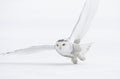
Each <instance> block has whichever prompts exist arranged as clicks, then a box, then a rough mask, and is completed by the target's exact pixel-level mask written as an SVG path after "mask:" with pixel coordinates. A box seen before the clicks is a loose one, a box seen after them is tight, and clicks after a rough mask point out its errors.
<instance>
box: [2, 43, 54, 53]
mask: <svg viewBox="0 0 120 79" xmlns="http://www.w3.org/2000/svg"><path fill="white" fill-rule="evenodd" d="M52 49H54V45H39V46H31V47H28V48H24V49H18V50H14V51H11V52H6V53H0V55H8V54H31V53H35V52H39V51H44V50H52Z"/></svg>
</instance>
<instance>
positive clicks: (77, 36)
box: [69, 0, 98, 43]
mask: <svg viewBox="0 0 120 79" xmlns="http://www.w3.org/2000/svg"><path fill="white" fill-rule="evenodd" d="M97 6H98V0H85V2H84V5H83V8H82V11H81V14H80V16H79V19H78V21H77V23H76V25H75V27H74V29H73V31H72V33H71V35H70V37H69V39H70V40H71V41H72V42H75V43H79V42H80V40H81V39H82V37H83V36H84V35H85V34H86V32H87V31H88V29H89V26H90V23H91V21H92V19H93V17H94V15H95V12H96V10H97Z"/></svg>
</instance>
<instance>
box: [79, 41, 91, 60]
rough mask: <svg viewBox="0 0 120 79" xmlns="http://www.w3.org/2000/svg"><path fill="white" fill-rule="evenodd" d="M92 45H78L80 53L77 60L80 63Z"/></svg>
mask: <svg viewBox="0 0 120 79" xmlns="http://www.w3.org/2000/svg"><path fill="white" fill-rule="evenodd" d="M92 44H93V43H86V44H80V48H81V51H80V52H79V54H78V58H79V59H80V60H81V61H84V60H85V54H86V53H87V52H88V50H89V49H90V47H91V45H92Z"/></svg>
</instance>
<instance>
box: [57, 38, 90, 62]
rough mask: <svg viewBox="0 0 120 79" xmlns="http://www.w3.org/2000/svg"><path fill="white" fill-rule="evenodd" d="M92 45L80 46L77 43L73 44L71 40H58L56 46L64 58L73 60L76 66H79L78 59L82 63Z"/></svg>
mask: <svg viewBox="0 0 120 79" xmlns="http://www.w3.org/2000/svg"><path fill="white" fill-rule="evenodd" d="M90 46H91V44H84V45H82V44H81V45H79V44H76V43H71V42H70V41H69V40H64V39H62V40H58V41H57V42H56V44H55V49H56V51H57V52H58V53H59V54H60V55H62V56H64V57H69V58H71V59H72V62H73V63H74V64H77V58H78V59H80V60H81V61H84V60H85V55H84V54H85V53H86V52H87V51H88V49H89V48H90Z"/></svg>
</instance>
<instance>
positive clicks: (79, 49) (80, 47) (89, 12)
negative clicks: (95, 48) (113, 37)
mask: <svg viewBox="0 0 120 79" xmlns="http://www.w3.org/2000/svg"><path fill="white" fill-rule="evenodd" d="M97 6H98V0H85V2H84V5H83V8H82V11H81V13H80V16H79V19H78V21H77V23H76V24H75V26H74V28H73V31H72V33H71V35H70V36H69V37H68V38H67V39H60V40H58V41H57V42H56V43H55V45H40V46H31V47H29V48H25V49H19V50H15V51H12V52H6V53H1V55H6V54H12V53H16V54H17V53H21V52H22V53H23V52H24V53H29V52H30V51H32V50H38V49H39V50H48V49H55V50H56V51H57V52H58V53H59V54H60V55H62V56H64V57H69V58H71V60H72V62H73V63H74V64H77V62H78V59H80V60H81V61H84V60H85V53H86V52H87V51H88V50H89V48H90V46H91V43H87V44H81V40H82V38H83V36H84V35H85V34H86V32H87V31H88V28H89V26H90V23H91V21H92V19H93V17H94V15H95V12H96V9H97ZM33 53H34V52H33Z"/></svg>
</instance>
